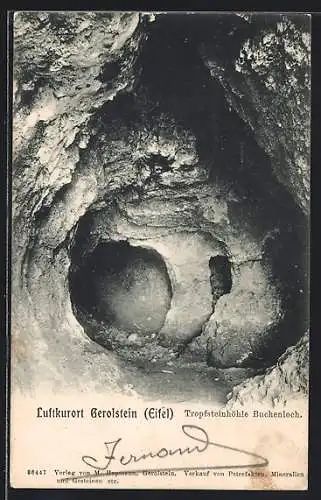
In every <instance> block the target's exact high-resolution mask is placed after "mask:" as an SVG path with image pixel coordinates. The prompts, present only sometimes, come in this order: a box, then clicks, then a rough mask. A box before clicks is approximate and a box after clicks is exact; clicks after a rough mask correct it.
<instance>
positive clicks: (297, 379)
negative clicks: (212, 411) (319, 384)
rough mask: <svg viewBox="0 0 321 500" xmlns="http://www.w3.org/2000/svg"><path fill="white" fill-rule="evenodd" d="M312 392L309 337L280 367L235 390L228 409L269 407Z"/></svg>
mask: <svg viewBox="0 0 321 500" xmlns="http://www.w3.org/2000/svg"><path fill="white" fill-rule="evenodd" d="M308 390H309V335H308V333H306V334H305V335H304V336H303V337H302V338H301V339H300V340H299V342H298V343H297V344H296V345H295V346H293V347H289V348H288V349H287V350H286V352H285V353H284V354H283V355H282V356H281V357H280V359H279V360H278V362H277V364H276V365H275V366H272V367H271V368H269V369H268V370H267V371H266V373H265V374H264V375H257V376H256V377H253V378H252V379H248V380H246V381H244V382H243V383H242V384H240V385H237V386H236V387H234V389H233V391H232V393H231V394H230V395H229V396H228V403H227V405H226V407H227V408H234V407H237V406H243V405H248V404H252V403H253V404H254V405H257V404H261V403H264V404H266V405H270V406H276V405H279V404H285V403H286V402H287V401H288V400H296V399H302V398H305V397H306V396H307V394H308Z"/></svg>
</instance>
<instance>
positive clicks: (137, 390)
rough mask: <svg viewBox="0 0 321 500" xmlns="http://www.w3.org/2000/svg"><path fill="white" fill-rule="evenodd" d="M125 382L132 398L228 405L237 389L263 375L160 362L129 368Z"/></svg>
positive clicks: (250, 370) (252, 370)
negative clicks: (229, 398) (141, 397)
mask: <svg viewBox="0 0 321 500" xmlns="http://www.w3.org/2000/svg"><path fill="white" fill-rule="evenodd" d="M125 371H126V375H125V376H124V379H123V380H122V384H123V387H124V390H125V392H126V393H128V395H136V396H143V397H144V398H146V399H151V400H155V399H160V400H164V401H165V400H166V402H169V403H170V402H173V403H181V402H186V403H191V402H193V403H211V404H216V405H224V404H225V403H226V401H227V395H228V393H229V392H231V391H232V389H233V387H235V386H236V385H237V384H240V383H241V382H243V381H244V380H245V379H247V378H248V377H253V376H254V375H257V374H259V373H260V372H259V371H258V370H254V369H251V368H224V369H218V368H212V367H208V366H207V365H206V364H205V363H203V362H202V363H200V362H199V363H195V362H185V361H179V360H176V361H175V362H172V363H171V362H169V363H168V362H167V363H164V362H156V363H149V364H148V365H145V366H142V367H137V366H135V365H128V364H127V366H126V370H125Z"/></svg>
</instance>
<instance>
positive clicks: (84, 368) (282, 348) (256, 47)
mask: <svg viewBox="0 0 321 500" xmlns="http://www.w3.org/2000/svg"><path fill="white" fill-rule="evenodd" d="M10 16H11V17H10V20H11V21H10V26H11V30H12V51H11V62H12V65H11V66H12V71H11V77H10V93H11V98H10V104H11V113H12V161H11V164H10V165H9V172H10V179H11V181H10V189H11V202H12V203H11V238H10V245H11V246H10V254H11V266H10V285H11V286H10V288H11V300H10V346H11V347H10V484H11V486H13V487H16V488H81V489H83V488H90V489H93V488H94V489H118V488H119V489H174V490H175V489H195V490H197V489H200V490H243V489H248V490H306V489H307V488H308V415H309V405H308V396H309V313H308V311H309V266H308V261H309V253H310V248H309V215H310V202H309V193H310V115H311V109H310V108H311V104H310V98H311V95H310V94H311V76H310V74H311V62H310V52H311V47H310V45H311V19H310V15H307V14H297V13H286V14H283V13H281V12H275V13H268V14H267V13H258V12H214V11H213V12H192V11H189V12H165V11H161V12H152V11H150V12H138V11H134V12H127V11H106V12H104V11H80V12H77V11H46V10H44V11H17V12H12V13H11V14H10Z"/></svg>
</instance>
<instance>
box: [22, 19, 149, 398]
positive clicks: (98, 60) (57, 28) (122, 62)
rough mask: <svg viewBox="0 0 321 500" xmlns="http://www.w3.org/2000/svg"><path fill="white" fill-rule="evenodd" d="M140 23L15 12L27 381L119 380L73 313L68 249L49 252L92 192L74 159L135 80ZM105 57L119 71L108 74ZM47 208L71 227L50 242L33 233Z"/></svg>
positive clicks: (109, 356)
mask: <svg viewBox="0 0 321 500" xmlns="http://www.w3.org/2000/svg"><path fill="white" fill-rule="evenodd" d="M140 23H141V19H140V17H139V15H138V14H137V13H134V14H126V13H116V14H113V15H110V14H97V13H61V14H57V13H53V14H50V13H44V12H41V13H36V12H29V13H23V12H22V13H16V14H15V20H14V24H15V28H14V51H15V64H14V80H15V85H14V88H15V95H14V98H15V99H14V126H13V159H14V163H13V187H12V193H13V196H12V205H13V238H12V239H13V241H12V288H13V290H14V293H13V298H12V337H13V339H14V340H13V350H12V353H13V360H15V361H14V367H15V369H14V371H13V381H14V382H15V381H16V380H17V383H18V386H21V387H25V386H26V385H27V384H28V383H31V384H32V385H33V386H34V387H35V386H36V385H37V384H41V383H42V382H43V379H44V374H46V379H47V380H50V379H52V380H54V381H56V386H57V389H58V388H59V387H60V386H61V384H62V385H65V384H71V385H72V384H75V385H76V386H79V383H80V384H81V381H80V380H79V379H78V378H77V377H80V375H79V374H81V377H80V378H82V379H83V380H87V381H89V382H88V387H90V386H96V387H97V390H98V388H99V387H100V388H103V387H106V386H107V387H111V388H112V387H113V385H114V384H115V383H116V380H117V378H118V377H119V371H118V362H117V361H115V359H113V358H114V357H113V355H112V354H111V353H107V354H106V352H105V351H104V350H103V349H102V348H100V347H99V346H98V345H95V344H93V343H91V342H90V340H89V338H88V337H87V336H86V335H85V334H84V332H83V331H82V328H81V327H80V325H79V323H78V322H77V321H76V319H75V317H74V315H73V313H72V310H71V304H70V299H69V290H68V282H67V279H66V276H67V274H68V268H69V259H68V255H67V252H66V250H65V249H61V251H60V252H59V251H57V250H56V253H55V254H54V253H53V252H54V250H55V249H56V248H57V247H58V245H59V243H61V242H62V241H63V240H64V239H65V237H66V232H68V231H69V230H70V229H72V228H73V226H74V225H75V223H76V222H77V220H78V219H79V217H81V215H83V214H84V213H85V211H86V209H87V207H88V206H89V205H90V204H91V202H92V201H93V199H94V198H95V188H96V185H95V182H96V181H95V179H93V180H92V182H91V181H90V179H88V181H87V183H86V182H84V181H83V179H81V178H78V176H77V173H75V172H76V167H77V163H78V161H79V158H80V154H81V151H82V150H83V149H85V148H86V147H87V144H88V141H89V138H90V135H91V131H90V129H89V128H88V123H89V122H90V118H91V116H92V115H93V114H94V113H95V111H96V110H97V108H100V107H101V106H103V104H104V103H106V102H108V101H111V100H112V99H114V98H115V96H116V95H117V93H118V92H120V91H124V90H125V89H130V88H131V86H132V84H133V81H134V64H135V58H136V56H137V52H138V47H139V44H140V43H141V40H142V37H143V33H142V31H141V29H140ZM62 35H63V37H62ZM67 39H68V41H67ZM109 63H111V64H112V65H117V67H119V71H118V72H117V74H116V73H115V74H114V73H113V72H111V73H110V74H109V75H108V71H107V75H105V74H104V70H105V69H106V68H108V64H109ZM106 64H107V66H106ZM113 67H115V66H113ZM71 183H73V186H74V188H75V190H77V192H78V196H77V199H76V200H73V201H72V202H71V203H69V204H68V199H70V195H68V194H67V196H66V198H67V200H65V203H66V205H68V208H67V213H66V214H65V216H62V217H61V215H62V213H61V212H60V209H63V208H64V207H63V201H62V200H63V198H64V195H63V193H64V189H65V186H68V185H70V184H71ZM50 207H52V214H51V217H54V216H55V215H56V217H58V218H59V217H60V218H61V219H63V221H62V224H65V228H64V232H61V233H59V231H57V232H56V233H54V234H53V235H52V238H51V240H50V241H47V242H46V243H44V242H43V240H42V235H41V234H37V231H38V229H39V226H40V225H41V224H40V220H43V219H45V218H46V215H48V214H49V212H50ZM66 219H68V220H66ZM36 243H37V248H35V247H36ZM50 283H52V284H54V285H53V286H51V285H50ZM48 285H49V286H48ZM49 359H50V360H51V362H50V361H48V360H49Z"/></svg>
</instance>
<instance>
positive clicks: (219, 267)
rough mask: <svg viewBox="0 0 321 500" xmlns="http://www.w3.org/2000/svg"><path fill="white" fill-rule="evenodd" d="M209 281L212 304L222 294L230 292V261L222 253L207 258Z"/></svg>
mask: <svg viewBox="0 0 321 500" xmlns="http://www.w3.org/2000/svg"><path fill="white" fill-rule="evenodd" d="M209 268H210V273H211V275H210V283H211V290H212V296H213V306H215V304H216V302H217V301H218V299H219V298H220V297H222V295H225V294H227V293H230V291H231V288H232V274H231V263H230V261H229V259H228V258H227V257H225V256H224V255H215V256H214V257H211V258H210V260H209Z"/></svg>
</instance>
